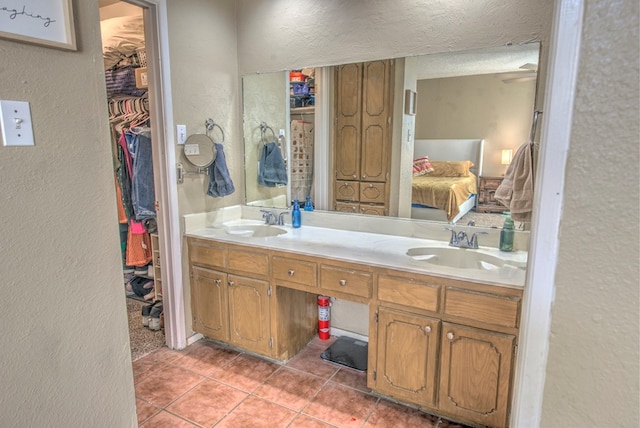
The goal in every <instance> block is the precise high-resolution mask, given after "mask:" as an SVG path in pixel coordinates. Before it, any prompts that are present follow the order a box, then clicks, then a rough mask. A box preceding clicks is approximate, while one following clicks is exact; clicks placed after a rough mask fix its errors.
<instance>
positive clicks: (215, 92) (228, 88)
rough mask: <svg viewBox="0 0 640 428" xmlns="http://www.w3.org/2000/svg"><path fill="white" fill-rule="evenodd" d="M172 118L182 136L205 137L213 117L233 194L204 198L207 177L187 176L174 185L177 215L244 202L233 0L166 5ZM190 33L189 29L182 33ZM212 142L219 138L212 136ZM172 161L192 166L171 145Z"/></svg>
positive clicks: (190, 167)
mask: <svg viewBox="0 0 640 428" xmlns="http://www.w3.org/2000/svg"><path fill="white" fill-rule="evenodd" d="M167 9H168V14H169V49H170V59H171V89H172V96H173V119H174V122H175V123H176V124H184V125H186V126H187V134H188V135H191V134H204V133H205V132H206V128H205V125H204V123H205V120H206V119H207V118H211V119H213V121H214V122H215V123H218V124H219V125H220V126H221V127H222V129H224V133H225V144H224V148H225V151H224V153H225V155H226V159H227V166H228V168H229V171H230V173H231V178H232V180H233V183H234V185H235V189H236V191H235V193H233V194H231V195H229V196H225V197H218V198H212V197H211V196H207V195H206V191H207V186H208V176H205V175H199V176H194V175H189V176H187V177H185V181H184V184H182V185H178V201H179V206H180V215H185V214H191V213H197V212H203V211H211V210H214V209H216V208H220V207H225V206H229V205H235V204H240V203H243V202H244V172H243V170H244V157H243V156H244V154H243V144H242V134H241V133H240V132H241V130H240V126H241V123H240V122H239V118H240V115H239V109H240V98H239V96H240V91H239V87H238V81H239V80H238V67H237V50H236V46H237V44H236V11H235V5H234V2H233V1H232V0H222V1H216V2H212V1H208V0H192V1H189V4H188V7H186V6H185V5H184V4H183V3H182V2H172V1H168V2H167ZM186 29H189V31H185V30H186ZM211 136H212V137H213V138H214V140H215V141H216V142H220V140H221V134H220V133H219V130H218V129H216V130H214V131H213V132H212V133H211ZM176 150H177V152H176V159H177V160H178V161H180V162H182V163H183V165H184V166H185V169H187V170H189V171H194V169H195V167H194V166H192V165H191V164H189V162H188V161H187V160H186V158H184V155H182V146H176Z"/></svg>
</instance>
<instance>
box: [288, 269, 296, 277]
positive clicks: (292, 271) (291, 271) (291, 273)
mask: <svg viewBox="0 0 640 428" xmlns="http://www.w3.org/2000/svg"><path fill="white" fill-rule="evenodd" d="M287 273H288V274H289V276H293V275H294V274H295V273H296V271H295V270H293V269H289V272H287Z"/></svg>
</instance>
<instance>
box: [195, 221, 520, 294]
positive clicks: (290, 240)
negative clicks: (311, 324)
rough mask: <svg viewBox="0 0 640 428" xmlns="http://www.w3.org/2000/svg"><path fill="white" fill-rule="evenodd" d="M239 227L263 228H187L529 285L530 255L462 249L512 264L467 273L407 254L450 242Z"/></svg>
mask: <svg viewBox="0 0 640 428" xmlns="http://www.w3.org/2000/svg"><path fill="white" fill-rule="evenodd" d="M219 220H221V219H219ZM237 224H256V225H258V224H261V221H259V220H256V219H253V220H251V219H246V220H241V219H238V218H235V219H231V218H229V217H226V218H224V221H220V222H214V223H213V224H211V225H209V226H206V225H204V224H202V222H201V223H200V224H197V225H196V226H200V227H186V233H185V235H186V236H189V237H194V238H204V239H215V240H217V241H222V242H228V243H232V244H243V245H250V246H254V247H260V248H265V249H273V250H281V251H286V252H290V253H293V254H295V253H299V254H305V255H310V256H318V257H325V258H329V259H337V260H343V261H347V262H356V263H358V262H359V263H365V264H370V265H374V266H378V267H384V268H392V269H399V270H403V271H410V272H417V273H424V274H430V275H434V276H441V277H446V278H454V279H463V280H469V281H473V282H480V283H487V284H492V285H503V286H512V287H522V286H523V285H524V281H525V272H526V271H525V269H524V268H522V266H525V265H526V261H527V252H526V251H514V252H510V253H506V252H501V251H499V250H497V249H496V248H492V247H484V246H482V245H481V246H480V248H479V249H477V250H472V249H460V250H457V251H470V252H480V253H483V254H487V255H491V256H496V257H499V258H501V259H503V260H505V263H506V264H505V266H504V267H502V268H499V269H491V270H484V269H462V268H452V267H448V266H441V265H435V264H432V263H428V262H426V261H424V260H414V259H413V258H412V257H410V256H408V255H407V250H409V249H410V248H420V247H444V248H446V247H448V241H441V240H433V239H423V238H416V237H408V236H394V235H389V234H382V233H370V232H361V231H349V230H341V229H334V228H330V227H317V226H308V225H304V224H303V226H302V227H301V228H297V229H294V228H292V227H291V225H285V226H273V227H278V228H281V229H284V230H286V233H285V234H282V235H278V236H270V237H247V236H243V235H241V234H229V233H227V231H226V228H227V227H228V226H231V225H237ZM202 226H205V227H202ZM516 266H520V267H516Z"/></svg>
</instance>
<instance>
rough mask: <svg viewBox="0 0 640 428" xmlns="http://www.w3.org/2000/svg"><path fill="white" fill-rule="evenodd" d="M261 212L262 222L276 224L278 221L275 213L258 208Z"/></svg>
mask: <svg viewBox="0 0 640 428" xmlns="http://www.w3.org/2000/svg"><path fill="white" fill-rule="evenodd" d="M260 211H261V212H262V218H263V219H264V224H269V225H271V224H276V222H277V221H278V220H277V218H276V215H275V214H274V213H272V212H271V211H268V210H260Z"/></svg>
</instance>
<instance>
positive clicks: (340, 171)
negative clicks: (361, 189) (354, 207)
mask: <svg viewBox="0 0 640 428" xmlns="http://www.w3.org/2000/svg"><path fill="white" fill-rule="evenodd" d="M336 100H337V102H336V118H335V120H336V140H335V148H334V164H335V173H336V175H335V179H336V180H359V179H360V135H361V134H360V129H361V126H362V122H361V118H362V115H361V106H362V64H361V63H359V64H345V65H341V66H338V67H337V69H336Z"/></svg>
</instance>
